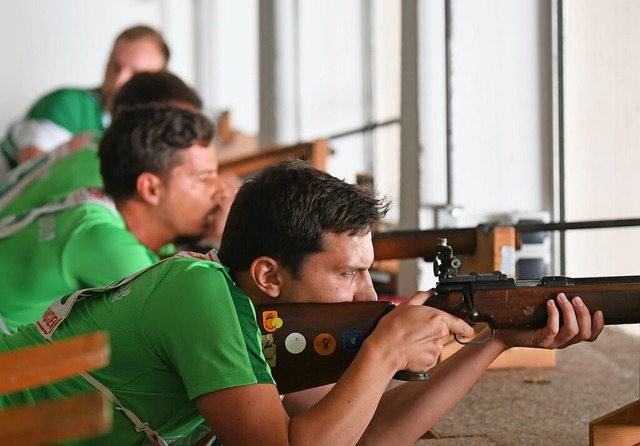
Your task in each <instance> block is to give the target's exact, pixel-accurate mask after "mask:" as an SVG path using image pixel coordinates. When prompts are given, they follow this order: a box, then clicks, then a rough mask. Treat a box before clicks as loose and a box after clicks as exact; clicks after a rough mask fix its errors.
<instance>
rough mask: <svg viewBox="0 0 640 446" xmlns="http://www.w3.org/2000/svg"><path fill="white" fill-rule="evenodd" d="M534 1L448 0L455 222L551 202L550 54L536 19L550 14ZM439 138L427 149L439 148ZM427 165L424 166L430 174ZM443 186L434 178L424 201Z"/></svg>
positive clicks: (440, 196) (470, 221) (543, 206)
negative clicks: (457, 213) (457, 209)
mask: <svg viewBox="0 0 640 446" xmlns="http://www.w3.org/2000/svg"><path fill="white" fill-rule="evenodd" d="M539 5H540V2H539V1H538V0H521V1H517V2H513V1H509V0H483V1H471V0H458V1H453V2H451V17H452V29H451V36H452V37H451V128H450V131H451V150H452V152H451V160H452V164H451V175H452V184H453V187H452V194H451V201H452V203H451V204H454V205H458V206H461V207H462V213H461V215H460V218H459V222H458V226H462V227H464V226H473V225H476V224H478V223H481V222H485V221H488V220H492V219H493V218H495V217H496V216H497V215H499V214H503V213H509V212H512V211H516V210H518V211H536V210H542V209H547V210H549V209H550V206H551V190H550V187H549V184H550V181H551V176H550V175H551V169H550V165H549V164H548V161H547V160H548V155H547V154H548V153H549V152H550V151H551V147H550V138H549V132H550V127H548V125H547V124H546V122H547V121H549V120H550V119H551V115H550V108H549V105H548V104H549V101H550V98H551V90H550V89H551V84H550V77H549V76H550V71H549V70H550V65H549V64H550V60H548V61H541V57H540V52H541V51H544V50H545V49H546V48H547V47H546V45H547V44H548V36H546V35H543V34H542V33H543V30H544V27H542V26H541V21H542V20H548V17H544V16H541V14H540V8H539ZM546 55H547V56H550V54H549V53H548V52H547V53H546ZM427 62H428V61H427ZM541 62H542V63H541ZM439 63H442V62H440V61H439ZM441 84H442V81H440V82H439V86H440V85H441ZM436 99H437V100H438V101H440V100H441V98H436ZM426 100H427V105H426V106H425V107H424V108H425V109H427V110H428V109H429V104H428V103H429V98H427V99H426ZM441 144H442V141H440V142H439V143H438V144H437V145H435V146H434V145H431V146H429V147H427V148H426V150H427V152H429V151H435V152H441V151H443V150H445V148H444V147H442V145H441ZM431 167H432V166H430V165H425V166H424V168H425V172H426V173H427V176H429V174H430V173H432V172H433V169H432V168H431ZM437 168H438V169H443V168H444V167H443V166H442V165H441V164H440V165H438V166H437ZM440 173H441V172H440ZM443 189H445V185H444V184H442V183H440V184H439V185H434V184H432V185H431V187H430V188H429V189H428V190H425V192H424V197H425V199H424V201H425V203H426V204H437V203H438V202H441V200H443V198H445V199H446V197H443V193H442V190H443ZM432 197H434V198H432Z"/></svg>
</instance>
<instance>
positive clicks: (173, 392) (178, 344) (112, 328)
mask: <svg viewBox="0 0 640 446" xmlns="http://www.w3.org/2000/svg"><path fill="white" fill-rule="evenodd" d="M75 294H76V295H79V296H80V297H79V298H78V300H76V301H75V304H73V306H72V308H71V310H70V311H69V313H68V316H67V317H66V318H64V319H62V321H60V319H58V318H57V317H47V315H46V314H45V316H43V318H42V319H41V320H40V321H38V326H40V327H41V328H40V329H38V328H37V326H36V324H30V325H28V326H26V327H21V328H20V329H19V331H18V333H16V334H13V335H5V336H3V337H1V338H0V353H1V352H3V351H7V350H14V349H19V348H24V347H27V346H32V345H37V344H42V343H44V342H47V341H45V339H44V337H43V336H45V335H46V336H50V337H51V339H52V340H53V341H56V340H60V339H66V338H69V337H72V336H75V335H80V334H85V333H89V332H94V331H99V330H104V331H107V332H108V333H109V338H110V344H111V352H112V353H111V360H110V363H109V365H108V366H106V367H104V368H102V369H100V370H97V371H95V372H91V375H92V377H94V378H95V379H96V380H97V381H99V382H100V383H101V384H103V385H104V386H106V387H107V388H108V389H109V390H110V391H111V393H113V395H114V396H115V397H116V398H117V399H118V400H119V401H120V403H121V404H122V406H123V407H125V408H127V409H128V410H130V411H132V412H133V413H134V414H135V415H136V416H137V417H138V418H139V419H140V420H141V421H142V422H144V423H148V424H149V427H150V428H152V429H153V430H155V431H156V432H157V433H158V434H159V435H160V436H162V437H163V438H164V439H165V440H167V441H168V442H169V443H170V444H171V443H173V442H176V441H178V440H179V439H182V438H183V437H185V436H189V435H190V434H191V433H192V432H193V431H194V429H196V428H197V427H198V426H199V425H200V424H201V423H202V421H203V419H202V417H201V415H200V413H199V412H198V409H197V407H196V405H195V404H194V402H193V400H194V399H195V398H197V397H199V396H201V395H204V394H207V393H211V392H216V391H218V390H222V389H226V388H230V387H237V386H246V385H253V384H257V383H269V384H274V381H273V378H272V376H271V372H270V369H269V366H268V364H267V362H266V360H265V359H264V356H263V354H262V348H261V336H260V330H259V328H258V326H257V324H256V316H255V310H254V308H253V305H252V304H251V301H250V299H249V297H248V296H247V295H246V293H244V292H243V291H242V290H241V289H240V288H238V287H237V286H236V285H235V284H234V282H233V281H232V280H231V278H230V277H229V275H228V272H227V271H226V269H225V268H224V267H223V266H222V265H220V264H218V263H215V262H212V261H206V260H198V259H193V258H181V257H172V258H170V259H167V260H165V261H162V262H159V263H157V264H155V265H153V266H152V267H150V268H149V269H147V270H146V271H144V272H142V273H141V274H139V275H137V276H136V277H134V278H133V279H131V280H130V281H127V280H123V281H121V282H119V284H118V285H117V286H116V287H114V288H112V289H109V290H97V291H93V292H92V291H91V290H88V291H85V292H83V293H81V294H79V293H75ZM71 302H74V298H73V296H72V297H69V296H67V298H64V299H61V300H60V301H58V302H56V304H55V305H52V306H51V308H50V309H49V310H47V313H52V314H57V313H56V310H55V308H60V307H63V306H64V305H67V304H70V303H71ZM56 305H57V306H56ZM58 324H59V325H58ZM89 390H92V387H91V386H90V384H88V383H87V382H86V381H85V380H84V379H83V378H81V377H77V378H73V379H69V380H65V381H61V382H58V383H55V384H50V385H46V386H43V387H41V388H37V389H31V390H29V391H24V392H19V393H15V394H11V395H3V396H0V407H2V406H5V407H9V406H14V405H20V404H25V403H28V402H34V401H36V402H38V401H42V400H45V399H49V398H56V397H63V396H71V395H75V394H78V393H82V392H86V391H89ZM113 419H114V425H113V428H112V429H111V431H110V432H109V433H108V434H106V435H104V436H101V437H96V438H93V439H88V440H85V441H83V442H81V444H84V445H91V446H97V445H144V444H148V440H147V438H146V436H145V434H144V433H142V432H136V430H135V429H134V426H133V424H132V423H131V421H130V420H128V419H127V418H126V416H125V415H124V414H123V412H122V411H115V412H114V415H113Z"/></svg>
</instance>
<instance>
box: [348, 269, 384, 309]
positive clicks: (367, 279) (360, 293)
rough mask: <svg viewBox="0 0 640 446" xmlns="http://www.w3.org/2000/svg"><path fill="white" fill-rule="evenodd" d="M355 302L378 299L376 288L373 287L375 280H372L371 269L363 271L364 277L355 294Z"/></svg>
mask: <svg viewBox="0 0 640 446" xmlns="http://www.w3.org/2000/svg"><path fill="white" fill-rule="evenodd" d="M353 300H354V302H369V301H372V300H378V295H377V294H376V290H375V289H374V288H373V281H372V280H371V274H369V271H363V272H362V279H361V281H360V286H359V287H358V290H357V291H356V293H355V295H354V296H353Z"/></svg>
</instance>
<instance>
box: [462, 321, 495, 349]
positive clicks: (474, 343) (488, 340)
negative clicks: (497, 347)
mask: <svg viewBox="0 0 640 446" xmlns="http://www.w3.org/2000/svg"><path fill="white" fill-rule="evenodd" d="M489 329H490V330H491V334H489V336H487V337H486V338H484V339H479V340H473V341H461V340H460V338H458V335H457V334H454V335H453V339H455V340H456V342H457V343H458V344H461V345H470V344H471V345H481V344H488V343H489V342H491V341H492V340H493V337H494V336H495V335H496V331H495V330H494V328H493V327H492V326H491V325H489Z"/></svg>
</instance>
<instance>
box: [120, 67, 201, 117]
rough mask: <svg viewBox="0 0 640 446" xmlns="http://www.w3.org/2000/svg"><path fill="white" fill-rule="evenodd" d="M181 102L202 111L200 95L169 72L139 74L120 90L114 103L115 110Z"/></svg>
mask: <svg viewBox="0 0 640 446" xmlns="http://www.w3.org/2000/svg"><path fill="white" fill-rule="evenodd" d="M171 101H174V102H181V103H184V104H187V105H189V106H191V107H193V108H194V109H196V110H201V109H202V100H201V99H200V97H199V96H198V94H197V93H196V92H195V91H194V90H193V89H192V88H191V87H189V86H188V85H187V84H185V83H184V82H183V81H182V79H180V78H179V77H178V76H176V75H175V74H173V73H169V72H168V71H160V72H157V73H146V72H145V73H137V74H135V75H134V76H133V77H131V79H129V80H128V81H127V83H126V84H124V85H123V86H122V88H120V90H119V91H118V93H117V94H116V97H115V99H114V103H113V109H114V111H115V112H117V111H118V108H119V107H122V106H131V105H138V104H148V103H149V102H171Z"/></svg>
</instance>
